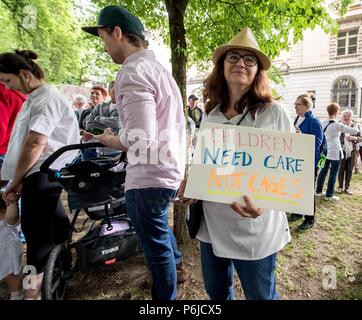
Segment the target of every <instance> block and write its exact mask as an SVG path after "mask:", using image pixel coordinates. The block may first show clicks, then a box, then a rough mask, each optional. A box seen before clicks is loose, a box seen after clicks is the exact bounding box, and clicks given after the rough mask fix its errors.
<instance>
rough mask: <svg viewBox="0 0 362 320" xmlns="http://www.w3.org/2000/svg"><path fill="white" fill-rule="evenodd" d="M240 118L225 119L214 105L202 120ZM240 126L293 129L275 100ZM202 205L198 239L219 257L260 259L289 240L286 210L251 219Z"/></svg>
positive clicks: (220, 206)
mask: <svg viewBox="0 0 362 320" xmlns="http://www.w3.org/2000/svg"><path fill="white" fill-rule="evenodd" d="M241 117H242V115H238V116H236V117H234V118H232V119H230V120H228V119H227V118H226V117H225V116H224V114H223V113H222V112H221V111H220V107H219V106H216V107H215V108H214V109H213V110H211V112H210V113H209V114H208V116H207V119H206V120H205V121H207V122H215V123H230V124H233V125H236V124H237V123H238V122H239V120H240V119H241ZM240 125H242V126H246V127H255V128H264V129H269V130H277V131H285V132H294V126H293V122H292V121H291V119H290V118H289V116H288V113H287V111H286V110H285V108H284V107H283V106H282V105H280V104H278V103H276V102H273V103H272V105H271V106H270V107H268V108H266V109H264V110H263V111H259V112H257V114H256V115H255V119H254V118H253V117H252V116H251V115H250V113H249V114H248V115H247V116H246V117H245V118H244V119H243V121H242V123H241V124H240ZM203 208H204V213H205V214H204V217H203V219H202V222H201V226H200V230H199V232H198V234H197V238H198V239H199V240H201V241H203V242H207V243H211V244H212V247H213V251H214V254H215V255H216V256H218V257H222V258H229V259H239V260H259V259H263V258H265V257H268V256H270V255H271V254H274V253H275V252H277V251H279V250H280V249H282V248H283V247H284V246H285V245H286V244H287V243H288V242H289V241H290V240H291V236H290V231H289V225H288V220H287V217H286V215H285V212H282V211H276V210H264V212H263V213H262V214H261V215H260V216H259V217H258V218H256V219H251V218H244V217H241V216H240V215H239V214H237V213H236V212H235V211H234V210H233V209H231V208H230V206H229V205H227V204H224V203H216V202H210V201H203Z"/></svg>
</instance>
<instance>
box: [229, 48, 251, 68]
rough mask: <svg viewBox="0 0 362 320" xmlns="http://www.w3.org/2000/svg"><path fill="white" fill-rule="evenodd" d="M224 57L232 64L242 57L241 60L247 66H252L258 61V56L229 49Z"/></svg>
mask: <svg viewBox="0 0 362 320" xmlns="http://www.w3.org/2000/svg"><path fill="white" fill-rule="evenodd" d="M225 59H226V61H227V62H229V63H232V64H235V63H238V61H239V60H240V59H243V62H244V64H245V65H246V66H247V67H254V66H255V65H256V64H257V63H258V58H257V57H256V56H254V55H252V54H244V55H241V54H239V53H237V52H230V51H229V52H227V53H226V56H225Z"/></svg>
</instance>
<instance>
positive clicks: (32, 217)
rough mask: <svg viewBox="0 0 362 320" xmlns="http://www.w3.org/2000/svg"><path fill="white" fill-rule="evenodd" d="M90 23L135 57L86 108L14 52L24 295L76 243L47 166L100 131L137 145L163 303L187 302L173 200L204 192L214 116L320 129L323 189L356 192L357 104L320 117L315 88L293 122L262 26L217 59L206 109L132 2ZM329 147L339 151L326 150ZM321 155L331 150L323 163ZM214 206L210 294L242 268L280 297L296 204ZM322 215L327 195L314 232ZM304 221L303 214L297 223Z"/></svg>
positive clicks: (130, 201)
mask: <svg viewBox="0 0 362 320" xmlns="http://www.w3.org/2000/svg"><path fill="white" fill-rule="evenodd" d="M82 29H83V31H85V32H87V33H89V34H91V35H94V36H97V37H99V38H100V40H101V41H103V43H104V48H105V51H106V52H107V53H108V54H109V55H110V57H111V58H112V60H113V62H114V63H116V64H118V65H122V68H121V69H120V71H119V72H118V73H117V76H116V78H115V81H114V82H112V83H111V84H110V85H109V88H108V90H109V91H108V90H107V89H106V88H103V87H100V86H95V87H93V88H92V89H91V95H90V101H89V102H88V101H87V98H86V97H84V96H81V95H79V96H76V97H75V99H74V101H73V106H72V105H71V104H70V103H69V102H68V101H67V99H66V98H65V97H64V96H62V95H61V94H60V93H59V92H58V91H57V90H55V89H54V88H53V87H52V86H50V85H48V84H47V83H46V81H45V75H44V72H43V70H42V69H41V67H40V66H39V65H38V64H37V63H36V62H35V60H36V59H37V55H36V54H35V53H34V52H32V51H28V50H25V51H15V52H14V53H1V54H0V103H1V104H0V107H1V110H0V113H1V114H2V115H3V114H4V115H6V117H2V118H1V123H0V128H1V135H0V139H1V140H0V161H1V162H0V165H1V181H2V187H4V188H3V192H2V200H1V210H2V214H3V217H2V220H1V221H0V241H1V244H0V256H1V261H0V279H5V281H6V282H7V284H8V288H9V292H10V299H22V298H24V299H28V300H36V299H41V285H42V277H43V272H44V268H45V264H46V261H47V258H48V256H49V253H50V251H51V250H52V248H53V247H54V246H55V245H56V244H59V243H63V242H64V241H66V238H67V235H68V231H69V227H70V225H69V220H68V217H67V215H66V213H65V210H64V207H63V205H62V202H61V200H60V193H61V191H62V188H61V186H60V184H59V183H57V182H50V181H48V176H47V175H46V174H44V173H42V172H40V170H39V168H40V165H41V164H42V163H43V162H44V160H45V159H46V158H47V157H48V156H50V155H51V154H52V153H53V152H54V151H56V150H57V149H59V148H61V147H63V146H67V145H70V144H76V143H79V142H88V141H99V142H101V143H102V144H103V145H105V146H107V147H108V148H109V154H111V155H112V156H114V155H117V154H119V153H120V152H122V151H123V152H127V155H128V164H127V167H126V182H125V197H126V207H127V213H128V215H129V217H130V218H131V220H132V223H133V225H134V228H135V231H136V233H137V235H138V237H139V239H140V242H141V245H142V248H143V250H144V256H145V258H146V261H147V264H148V266H149V270H150V274H149V276H148V277H147V278H146V283H147V285H148V287H149V288H151V289H152V291H151V292H152V298H153V299H155V300H174V299H176V298H177V283H182V282H185V281H187V279H188V278H189V271H188V270H187V269H186V264H185V261H184V260H183V257H182V253H181V251H180V250H179V249H178V247H177V243H176V239H175V236H174V234H173V232H172V230H171V229H170V227H169V225H168V209H169V206H170V204H171V202H172V201H174V199H175V198H178V199H179V200H178V201H179V202H180V203H182V204H184V205H185V206H189V205H190V204H192V203H195V202H196V201H197V200H195V199H187V198H185V197H184V194H183V192H184V188H185V184H186V181H185V180H184V170H185V165H186V156H185V150H186V143H187V144H188V148H189V150H190V152H189V155H190V157H191V156H192V147H193V146H194V145H195V141H196V133H197V131H198V130H199V128H200V125H201V123H202V122H214V123H223V124H225V123H227V124H231V125H240V126H246V127H255V128H263V129H270V130H277V131H283V132H289V133H290V132H297V133H300V134H311V135H314V136H315V161H314V168H315V179H316V181H317V187H316V196H322V195H323V196H325V199H326V200H338V199H339V198H338V197H337V196H336V195H335V194H334V186H335V182H336V180H337V177H338V188H337V191H338V192H345V193H346V194H348V195H351V194H352V190H351V189H350V182H351V178H352V173H353V170H357V166H356V157H357V156H360V155H361V149H360V148H359V145H360V144H361V141H362V139H361V137H360V135H361V131H360V130H361V129H360V128H359V126H358V124H357V123H356V122H355V121H353V119H352V117H353V113H352V111H351V110H349V109H348V110H345V111H344V112H343V114H342V119H341V121H338V120H337V116H338V113H339V111H340V108H339V106H338V104H336V103H331V104H330V105H328V106H327V112H328V115H329V119H328V120H326V121H324V122H321V121H320V120H319V119H318V118H317V117H315V116H314V114H313V106H314V101H313V97H310V96H309V95H308V94H301V95H300V96H298V97H297V98H296V101H295V110H296V114H297V116H296V117H295V120H294V123H293V120H292V118H291V117H290V116H289V115H288V112H287V111H286V109H285V107H284V106H283V105H282V104H280V103H279V102H278V101H277V100H278V99H277V98H275V97H274V96H273V92H272V89H271V84H270V80H269V78H268V73H267V71H268V70H269V68H270V67H271V60H270V59H269V57H268V56H267V55H266V54H265V53H263V52H262V51H261V50H260V48H259V45H258V43H257V41H256V38H255V36H254V34H253V32H252V30H251V29H250V28H245V29H243V30H242V31H240V32H239V33H238V34H237V35H236V36H235V37H234V38H232V39H231V40H230V41H229V42H228V43H227V44H225V45H222V46H220V47H217V48H216V49H215V51H214V52H213V55H212V57H211V60H212V62H213V69H212V71H211V73H210V75H209V76H208V77H207V78H206V79H205V81H204V91H203V101H204V102H205V110H203V109H202V108H200V107H199V106H197V102H198V100H199V98H198V97H197V96H196V95H195V94H192V95H190V96H189V97H188V103H187V115H186V118H185V115H184V111H183V101H182V98H181V93H180V90H179V88H178V86H177V84H176V82H175V80H174V79H173V77H172V75H171V74H170V73H169V72H168V71H167V70H166V69H165V68H164V67H163V66H162V65H161V64H160V63H159V62H158V61H157V60H156V59H155V55H154V53H153V52H152V51H150V50H149V49H148V42H147V41H146V40H145V35H144V27H143V24H142V22H141V21H140V19H139V18H138V17H136V16H135V15H133V14H132V13H130V12H129V11H127V10H125V9H124V8H122V7H120V6H107V7H105V8H104V9H102V10H101V12H100V14H99V17H98V23H97V26H93V27H83V28H82ZM186 137H187V138H188V140H187V141H186ZM324 145H327V151H326V152H324V151H323V150H322V146H324ZM321 154H323V156H324V157H325V161H324V163H323V165H321V161H320V159H321ZM96 155H97V154H94V153H93V154H84V153H82V154H77V153H76V152H68V153H66V155H65V156H63V157H60V158H58V159H57V160H56V161H55V163H54V164H53V168H54V169H59V168H62V167H64V166H66V165H67V164H69V163H72V162H74V161H82V160H86V159H90V158H91V157H93V156H96ZM140 159H141V160H142V159H143V160H144V161H140ZM354 168H355V169H354ZM319 170H320V172H319V175H318V171H319ZM328 171H330V175H329V179H328V186H327V191H326V193H325V194H324V193H323V185H324V182H325V179H326V175H327V173H328ZM19 198H20V199H21V205H20V206H19V205H18V202H19ZM18 208H20V213H19V210H18ZM202 208H203V211H204V215H203V218H202V221H201V226H200V229H199V232H198V234H197V239H198V240H199V241H200V258H201V267H202V275H203V280H204V285H205V289H206V292H207V293H208V295H209V297H210V298H211V299H221V300H225V299H233V297H234V289H233V279H234V276H233V272H234V268H235V270H236V272H237V275H238V276H239V278H240V282H241V284H242V287H243V291H244V293H245V296H246V298H247V299H267V300H275V299H278V298H279V295H278V292H277V289H276V277H275V268H276V260H277V253H278V252H279V251H280V250H281V249H282V248H283V247H284V246H285V245H286V244H287V243H288V242H290V241H291V235H290V230H289V226H288V219H287V215H286V213H285V212H282V211H278V210H267V209H263V208H259V207H257V206H256V205H255V204H254V203H253V202H252V200H251V199H250V198H249V197H248V196H244V197H243V201H242V203H241V202H240V203H239V202H234V203H232V204H230V205H227V204H223V203H216V202H209V201H203V202H202ZM316 213H317V210H316V206H315V210H314V215H313V216H305V217H304V221H303V223H302V224H301V227H300V229H308V228H310V227H312V226H313V225H314V222H315V216H316ZM300 218H302V216H301V215H300V214H298V213H293V214H291V215H290V217H289V220H296V219H300ZM19 219H20V222H21V228H22V230H23V233H24V235H25V240H26V243H27V249H26V263H27V264H28V265H32V266H34V267H35V269H36V273H37V274H36V287H35V288H32V289H25V290H23V288H22V283H21V277H20V260H21V255H22V247H21V245H20V243H19V234H18V224H19ZM5 243H6V245H4V244H5Z"/></svg>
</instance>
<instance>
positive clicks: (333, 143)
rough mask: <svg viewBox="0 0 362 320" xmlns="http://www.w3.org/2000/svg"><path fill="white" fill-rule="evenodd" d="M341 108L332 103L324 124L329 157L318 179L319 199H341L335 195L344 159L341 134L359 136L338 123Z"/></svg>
mask: <svg viewBox="0 0 362 320" xmlns="http://www.w3.org/2000/svg"><path fill="white" fill-rule="evenodd" d="M339 110H340V106H339V104H338V103H335V102H333V103H331V104H330V105H328V106H327V112H328V115H329V119H328V120H326V121H324V122H323V123H322V128H323V131H324V136H325V139H326V141H327V150H328V151H327V155H326V162H325V164H324V167H323V168H322V169H321V171H320V173H319V175H318V179H317V188H316V195H317V197H322V196H324V195H325V199H326V200H336V201H338V200H339V197H337V196H335V195H334V185H335V183H336V180H337V173H338V169H339V166H340V163H341V160H342V159H343V157H344V156H343V150H342V146H341V142H340V135H341V133H351V134H357V133H358V130H357V129H353V128H350V127H348V126H346V125H344V124H342V123H339V122H337V121H336V120H335V119H336V118H337V115H338V112H339ZM329 169H330V173H329V178H328V185H327V191H326V193H323V192H322V191H323V185H324V181H325V179H326V177H327V174H328V171H329Z"/></svg>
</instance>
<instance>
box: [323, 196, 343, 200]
mask: <svg viewBox="0 0 362 320" xmlns="http://www.w3.org/2000/svg"><path fill="white" fill-rule="evenodd" d="M324 199H326V200H327V201H333V200H334V201H339V200H340V197H337V196H332V197H325V198H324Z"/></svg>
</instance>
